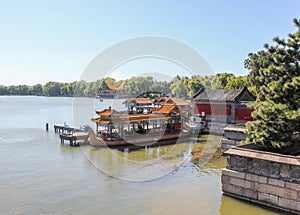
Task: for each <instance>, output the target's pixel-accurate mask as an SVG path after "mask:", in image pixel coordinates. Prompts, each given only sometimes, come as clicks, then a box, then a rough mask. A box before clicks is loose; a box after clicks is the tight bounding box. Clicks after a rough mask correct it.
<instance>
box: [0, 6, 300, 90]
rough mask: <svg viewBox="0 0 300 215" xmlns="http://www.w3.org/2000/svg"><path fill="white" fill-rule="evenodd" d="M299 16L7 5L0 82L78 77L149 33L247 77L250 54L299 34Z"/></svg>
mask: <svg viewBox="0 0 300 215" xmlns="http://www.w3.org/2000/svg"><path fill="white" fill-rule="evenodd" d="M299 11H300V1H299V0H289V1H287V0H260V1H258V0H251V1H246V0H243V1H240V0H236V1H234V0H227V1H221V0H220V1H217V0H207V1H201V0H198V1H174V0H170V1H168V0H165V1H161V0H160V1H158V0H152V1H141V0H140V1H130V0H128V1H92V0H89V1H76V0H72V1H71V0H70V1H69V0H65V1H58V0H43V1H42V0H36V1H33V0H26V1H21V0H20V1H15V0H11V1H4V0H3V1H1V2H0V35H1V36H0V59H1V60H0V72H1V79H0V84H5V85H9V84H36V83H42V84H44V83H46V82H47V81H50V80H51V81H61V82H71V81H74V80H78V79H79V77H80V75H81V73H82V72H83V70H84V69H85V68H86V66H87V65H88V63H89V62H90V61H91V60H92V59H93V58H94V57H95V56H96V55H97V54H98V53H99V52H101V51H102V50H104V49H106V48H108V47H110V46H111V45H113V44H115V43H117V42H119V41H122V40H124V39H129V38H132V37H137V36H144V35H156V36H164V37H171V38H175V39H177V40H180V41H182V42H184V43H186V44H188V45H190V46H191V47H193V48H194V49H196V50H197V51H198V52H200V53H201V54H202V55H203V56H204V57H205V58H206V60H207V62H208V63H209V64H210V65H211V67H212V68H213V70H214V72H216V73H217V72H231V73H234V74H235V75H245V74H247V73H248V71H246V70H245V69H244V68H243V63H244V60H245V58H246V57H247V55H248V53H249V52H256V51H258V50H260V49H262V47H263V44H264V43H271V42H272V38H273V37H274V36H277V35H278V36H280V37H286V35H287V34H288V33H290V32H294V31H295V27H294V25H293V23H292V19H293V18H294V17H297V18H300V16H299V15H300V14H299ZM133 70H134V69H133ZM140 72H142V71H140ZM132 74H134V73H132ZM174 75H175V74H174ZM120 77H121V76H120ZM124 77H125V76H124Z"/></svg>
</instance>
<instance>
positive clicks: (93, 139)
mask: <svg viewBox="0 0 300 215" xmlns="http://www.w3.org/2000/svg"><path fill="white" fill-rule="evenodd" d="M88 134H89V138H88V141H89V143H90V144H91V145H92V146H108V147H114V146H127V145H135V146H140V147H144V146H159V145H169V144H174V143H176V142H177V141H178V139H179V138H180V139H179V140H186V138H187V137H189V135H190V133H189V132H188V131H185V132H182V133H179V132H178V133H169V134H164V135H159V134H156V135H155V134H153V135H147V136H146V137H143V135H141V136H131V137H127V138H125V139H123V138H118V139H114V138H109V139H103V138H101V137H98V136H96V134H95V132H94V131H93V130H92V129H91V130H89V133H88Z"/></svg>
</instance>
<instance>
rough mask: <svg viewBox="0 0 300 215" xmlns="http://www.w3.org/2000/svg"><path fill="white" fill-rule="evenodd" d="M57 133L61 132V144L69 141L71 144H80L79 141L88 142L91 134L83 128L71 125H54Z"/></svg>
mask: <svg viewBox="0 0 300 215" xmlns="http://www.w3.org/2000/svg"><path fill="white" fill-rule="evenodd" d="M54 131H55V133H59V138H60V142H61V144H64V143H65V141H69V143H70V146H79V142H84V143H87V142H88V138H89V135H88V133H87V132H84V131H83V129H81V128H77V127H73V126H69V125H59V124H55V125H54Z"/></svg>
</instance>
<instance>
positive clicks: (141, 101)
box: [123, 98, 153, 105]
mask: <svg viewBox="0 0 300 215" xmlns="http://www.w3.org/2000/svg"><path fill="white" fill-rule="evenodd" d="M130 102H134V103H136V104H143V105H145V104H149V105H151V104H153V101H152V100H151V99H150V98H127V99H125V101H124V102H123V104H124V103H130Z"/></svg>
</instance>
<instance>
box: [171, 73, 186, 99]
mask: <svg viewBox="0 0 300 215" xmlns="http://www.w3.org/2000/svg"><path fill="white" fill-rule="evenodd" d="M187 83H188V78H187V77H183V78H181V79H180V80H178V81H176V82H173V83H172V84H171V90H172V94H173V95H175V96H176V97H183V98H185V97H187V95H188V92H189V91H188V88H187V86H186V85H187Z"/></svg>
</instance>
